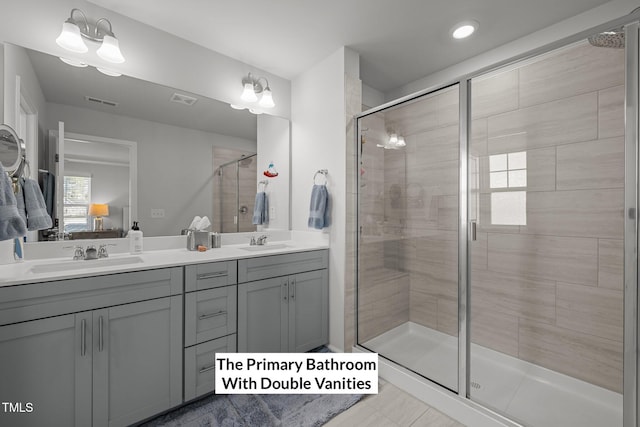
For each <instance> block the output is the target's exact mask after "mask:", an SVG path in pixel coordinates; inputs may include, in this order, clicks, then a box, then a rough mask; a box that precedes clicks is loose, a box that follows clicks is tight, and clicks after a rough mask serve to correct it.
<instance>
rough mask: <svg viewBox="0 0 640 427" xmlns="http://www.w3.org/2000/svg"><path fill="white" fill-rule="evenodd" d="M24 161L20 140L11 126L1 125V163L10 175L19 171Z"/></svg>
mask: <svg viewBox="0 0 640 427" xmlns="http://www.w3.org/2000/svg"><path fill="white" fill-rule="evenodd" d="M21 160H22V147H21V146H20V138H18V135H17V134H16V131H14V130H13V129H12V128H11V127H10V126H7V125H0V163H2V166H3V167H4V170H5V171H7V172H9V173H10V174H12V173H14V172H15V171H16V170H18V167H19V166H20V161H21Z"/></svg>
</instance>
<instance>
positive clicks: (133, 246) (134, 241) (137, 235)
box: [128, 221, 142, 254]
mask: <svg viewBox="0 0 640 427" xmlns="http://www.w3.org/2000/svg"><path fill="white" fill-rule="evenodd" d="M128 236H129V251H130V252H131V253H132V254H139V253H142V231H141V230H140V229H139V228H138V221H133V227H131V230H129V234H128Z"/></svg>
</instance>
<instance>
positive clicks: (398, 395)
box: [325, 379, 464, 427]
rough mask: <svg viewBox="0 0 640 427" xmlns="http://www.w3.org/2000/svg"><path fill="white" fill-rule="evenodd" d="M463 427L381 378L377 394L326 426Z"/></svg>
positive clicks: (363, 400) (357, 404) (365, 399)
mask: <svg viewBox="0 0 640 427" xmlns="http://www.w3.org/2000/svg"><path fill="white" fill-rule="evenodd" d="M357 426H367V427H464V424H460V423H459V422H457V421H455V420H454V419H452V418H449V417H448V416H446V415H444V414H443V413H442V412H439V411H437V410H436V409H434V408H432V407H430V406H429V405H427V404H426V403H424V402H422V401H420V400H418V399H416V398H415V397H413V396H411V395H409V394H408V393H405V392H404V391H402V390H400V389H399V388H397V387H396V386H394V385H393V384H390V383H388V382H386V381H384V380H382V379H380V382H379V384H378V394H373V395H369V396H366V397H365V398H364V399H362V400H361V401H360V402H358V403H356V404H355V405H353V406H352V407H351V408H349V409H347V410H346V411H344V412H343V413H341V414H340V415H338V416H337V417H335V418H333V419H332V420H331V421H329V422H328V423H326V424H325V427H357Z"/></svg>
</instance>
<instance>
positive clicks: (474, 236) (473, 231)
mask: <svg viewBox="0 0 640 427" xmlns="http://www.w3.org/2000/svg"><path fill="white" fill-rule="evenodd" d="M469 228H470V229H469V234H470V236H471V241H472V242H475V241H476V240H478V222H477V221H476V220H473V221H470V222H469Z"/></svg>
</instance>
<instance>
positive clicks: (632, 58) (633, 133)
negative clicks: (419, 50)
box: [354, 8, 640, 427]
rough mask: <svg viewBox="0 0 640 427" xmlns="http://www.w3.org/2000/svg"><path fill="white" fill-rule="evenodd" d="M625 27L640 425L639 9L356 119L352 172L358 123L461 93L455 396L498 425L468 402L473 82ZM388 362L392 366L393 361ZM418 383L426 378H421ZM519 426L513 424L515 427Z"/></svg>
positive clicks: (627, 338)
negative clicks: (452, 89)
mask: <svg viewBox="0 0 640 427" xmlns="http://www.w3.org/2000/svg"><path fill="white" fill-rule="evenodd" d="M621 26H624V27H625V42H626V46H625V102H624V115H625V136H624V144H625V172H624V175H625V189H624V193H625V194H624V199H625V200H624V326H623V327H624V349H623V354H624V357H623V378H624V380H623V381H624V382H623V394H622V398H623V426H622V427H636V426H637V425H638V424H637V423H638V421H640V420H639V416H638V408H639V407H640V395H639V392H638V384H639V379H638V374H639V372H640V358H639V357H638V345H639V342H640V339H639V337H638V334H639V332H640V331H639V326H638V322H639V320H640V319H639V317H638V307H639V306H640V292H638V289H639V287H640V280H639V279H640V278H639V276H638V248H639V247H640V233H639V219H638V212H639V206H638V201H639V200H640V182H639V181H640V175H639V168H640V160H639V155H640V149H639V141H638V137H639V134H640V129H639V128H638V126H639V122H640V117H639V114H640V111H639V105H638V104H639V98H640V94H639V90H640V88H639V82H638V79H639V76H640V71H639V68H640V65H639V61H640V52H639V49H640V36H639V33H640V8H639V9H636V10H634V11H633V12H632V13H630V14H629V15H627V16H624V17H621V18H618V19H615V20H613V21H609V22H606V23H603V24H601V25H598V26H596V27H593V28H590V29H588V30H585V31H581V32H579V33H577V34H574V35H572V36H570V37H566V38H563V39H560V40H557V41H555V42H552V43H550V44H547V45H545V46H542V47H540V48H537V49H534V50H531V51H529V52H528V53H525V54H522V55H518V56H515V57H513V58H511V59H508V60H505V61H501V62H498V63H496V64H493V65H490V66H488V67H484V68H481V69H479V70H476V71H474V72H471V73H467V74H465V75H462V76H459V77H458V78H456V79H452V80H447V81H444V82H443V83H441V84H438V85H433V86H430V87H428V88H426V89H423V90H421V91H418V92H415V93H412V94H410V95H407V96H404V97H401V98H399V99H396V100H394V101H390V102H387V103H385V104H382V105H380V106H378V107H375V108H372V109H369V110H367V111H364V112H362V113H360V114H357V115H355V116H354V121H355V124H356V132H355V140H354V144H355V146H356V153H357V155H356V159H355V161H356V164H355V168H354V170H355V171H359V170H360V162H361V156H362V153H361V151H360V145H359V143H360V129H359V119H361V118H364V117H366V116H369V115H371V114H374V113H377V112H379V111H382V110H385V109H387V108H390V107H393V106H396V105H400V104H403V103H406V102H409V101H412V100H415V99H417V98H419V97H422V96H424V95H427V94H430V93H434V92H437V91H439V90H441V89H444V88H446V87H449V86H452V85H456V84H457V85H458V88H459V108H460V111H459V115H460V116H459V138H460V141H459V142H460V147H459V199H458V202H459V217H458V219H459V222H458V390H457V393H455V394H457V396H458V397H460V398H462V399H464V401H465V403H466V404H467V405H469V406H471V407H472V408H474V409H476V410H478V411H481V412H482V413H484V414H486V415H488V416H490V417H492V418H494V419H496V420H501V421H502V422H505V421H506V422H509V423H513V421H512V420H510V419H509V418H508V414H501V413H496V412H495V411H494V410H491V409H489V408H486V407H485V406H483V405H482V404H480V403H478V402H476V401H474V400H472V399H471V390H470V374H471V371H470V362H471V359H470V349H471V339H470V310H471V306H470V284H471V272H470V270H471V269H470V268H469V266H470V259H471V253H470V250H469V240H470V238H471V235H470V233H471V223H470V221H469V198H470V195H469V189H470V188H471V187H470V185H471V182H470V174H469V158H468V154H469V141H470V139H471V80H472V79H473V78H476V77H480V76H483V75H485V74H488V73H490V72H492V71H496V70H499V69H501V68H504V67H507V66H516V65H517V64H519V63H521V62H523V61H526V60H528V59H533V58H536V57H538V56H540V55H542V54H545V53H548V52H551V51H553V50H556V49H558V48H561V47H563V46H568V45H570V44H572V43H576V42H578V41H581V40H585V39H586V38H587V37H588V36H590V35H593V34H596V33H599V32H603V31H608V30H610V29H611V28H617V27H621ZM360 179H361V178H360V174H359V173H358V174H357V187H356V188H360ZM359 209H360V192H359V191H356V211H357V212H356V213H357V214H356V227H355V230H356V236H355V241H356V251H355V257H356V259H355V265H356V274H355V305H354V310H355V331H354V333H355V347H356V348H357V349H359V350H362V351H366V352H369V351H370V350H369V349H367V348H364V347H362V346H361V345H360V344H359V339H358V321H359V319H358V318H359V313H358V309H357V307H358V273H357V271H358V260H359V251H360V248H359V231H358V230H360V215H359ZM391 362H394V361H393V360H391ZM420 377H421V378H425V377H423V376H420ZM426 379H427V380H428V381H430V383H431V384H432V385H434V386H435V387H437V388H439V389H441V390H442V391H444V392H448V393H452V391H451V390H449V389H447V388H445V387H443V386H441V385H439V384H437V383H435V382H433V381H431V380H429V379H428V378H426ZM514 425H517V424H514Z"/></svg>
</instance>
